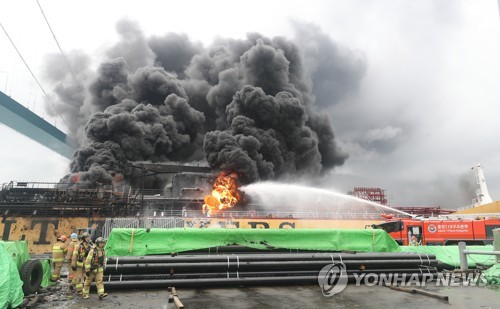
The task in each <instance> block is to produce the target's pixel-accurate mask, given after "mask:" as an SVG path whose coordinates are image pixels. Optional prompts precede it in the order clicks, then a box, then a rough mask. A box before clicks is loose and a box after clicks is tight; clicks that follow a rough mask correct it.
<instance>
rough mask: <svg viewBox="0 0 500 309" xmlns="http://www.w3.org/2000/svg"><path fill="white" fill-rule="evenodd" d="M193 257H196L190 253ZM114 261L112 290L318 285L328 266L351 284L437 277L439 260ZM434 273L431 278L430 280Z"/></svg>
mask: <svg viewBox="0 0 500 309" xmlns="http://www.w3.org/2000/svg"><path fill="white" fill-rule="evenodd" d="M190 253H192V252H190ZM202 253H203V252H197V254H188V255H186V254H183V255H153V256H141V257H110V258H108V260H107V267H106V270H105V272H104V281H105V285H106V288H107V289H146V288H167V287H171V286H174V287H178V288H180V287H184V288H197V287H203V288H207V287H223V286H227V287H235V286H250V285H253V286H255V285H276V284H277V285H292V284H315V283H317V282H318V273H319V272H320V270H321V269H322V268H323V267H324V266H325V265H328V264H332V263H343V264H344V265H345V275H346V276H347V277H348V279H349V280H350V281H353V280H354V275H361V274H363V273H365V274H369V273H375V274H386V275H388V274H398V275H399V276H401V277H402V275H403V274H406V277H407V278H409V277H410V276H411V275H412V274H417V275H418V276H420V277H421V276H423V274H427V275H426V276H436V274H437V269H436V266H437V265H438V261H437V260H436V256H435V255H420V254H415V253H380V252H374V253H339V252H316V253H314V252H298V253H289V252H286V253H285V252H276V251H274V252H273V251H271V252H269V251H260V252H255V251H254V250H248V251H247V252H245V251H244V249H243V248H238V249H237V250H233V249H232V248H225V249H223V250H221V251H219V252H218V254H202ZM429 274H431V275H429Z"/></svg>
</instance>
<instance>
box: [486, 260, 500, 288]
mask: <svg viewBox="0 0 500 309" xmlns="http://www.w3.org/2000/svg"><path fill="white" fill-rule="evenodd" d="M483 275H484V278H485V279H486V282H488V284H495V285H500V264H495V265H493V266H492V267H491V268H489V269H488V270H486V271H484V272H483Z"/></svg>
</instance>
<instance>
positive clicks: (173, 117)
mask: <svg viewBox="0 0 500 309" xmlns="http://www.w3.org/2000/svg"><path fill="white" fill-rule="evenodd" d="M117 31H118V33H119V34H120V36H121V41H120V42H119V43H117V44H116V45H115V46H113V47H111V48H110V49H109V50H108V52H107V53H106V54H107V56H108V57H109V58H108V59H106V60H105V61H103V62H102V63H101V64H100V65H98V67H97V70H96V71H95V72H93V71H91V70H90V69H89V66H84V67H78V68H74V69H75V70H76V72H77V74H76V75H77V77H78V79H77V80H78V81H75V79H74V78H71V77H70V76H69V75H67V74H66V75H64V74H63V73H61V72H63V71H62V69H61V67H59V66H61V65H62V64H61V62H60V61H59V62H58V61H52V62H50V66H49V67H47V70H46V72H47V74H46V75H47V76H48V77H49V78H50V81H51V82H53V84H54V93H55V95H56V96H57V99H58V101H57V108H58V112H59V113H62V114H63V115H64V116H65V117H66V119H70V120H71V121H70V122H69V125H70V132H71V133H72V134H74V135H78V134H80V135H79V136H78V140H79V141H81V147H80V148H79V149H78V150H77V151H76V152H75V155H74V159H73V161H72V163H71V171H72V172H82V173H81V175H82V178H83V180H87V181H91V182H103V183H108V182H110V181H111V180H112V179H113V177H115V176H116V175H118V174H122V173H123V172H124V169H125V163H126V162H127V161H151V162H168V161H180V162H189V161H195V160H206V161H208V163H209V164H210V166H212V167H214V168H216V169H230V170H233V171H237V172H239V173H240V174H241V176H242V179H243V181H244V182H252V181H256V180H259V179H276V178H280V177H287V176H289V175H296V174H300V175H317V174H319V173H321V172H322V171H324V170H325V169H328V168H331V167H334V166H338V165H342V164H343V163H344V161H345V160H346V158H347V155H346V154H345V153H344V152H342V150H341V149H340V148H339V147H338V146H337V143H336V139H335V135H334V133H333V129H332V126H331V124H330V120H329V118H328V117H327V116H326V115H324V114H319V113H318V112H316V107H315V98H316V97H317V96H316V94H315V93H314V91H313V89H315V86H314V81H315V80H317V77H316V76H315V75H314V73H315V72H319V73H318V74H320V75H321V76H325V72H324V70H319V69H318V68H316V69H315V70H314V69H311V68H308V67H307V66H306V64H307V63H306V61H304V59H306V60H307V59H309V58H308V57H310V56H306V57H305V56H304V50H303V49H301V45H298V44H297V43H295V42H294V41H290V40H288V39H285V38H283V37H276V38H267V37H264V36H262V35H260V34H256V33H252V34H249V35H248V36H247V39H246V40H233V39H218V40H216V41H215V42H214V43H213V44H212V45H211V46H209V47H203V46H202V45H201V44H200V43H196V42H192V41H191V40H190V39H189V38H188V37H187V36H186V35H179V34H172V33H168V34H166V35H164V36H155V37H151V38H146V37H145V36H144V34H143V33H142V31H141V30H140V28H139V26H138V25H137V24H136V23H133V22H131V21H126V20H125V21H121V22H119V23H118V25H117ZM315 39H316V40H318V41H321V42H322V45H321V44H320V45H319V46H320V47H321V46H323V45H324V46H327V47H328V48H331V47H332V46H335V44H334V43H333V42H332V41H331V40H330V39H329V38H328V37H326V36H324V37H320V38H315ZM306 52H307V50H306ZM73 54H74V55H78V53H76V52H75V53H73ZM73 54H71V55H73ZM331 57H333V58H338V57H339V56H338V55H336V54H332V55H331ZM73 58H75V61H76V56H73ZM79 58H82V56H80V57H79ZM345 58H346V55H343V56H342V59H345ZM70 59H72V58H71V57H70ZM340 60H341V59H331V61H330V62H335V61H340ZM72 62H74V61H72ZM86 63H88V61H87V62H86ZM327 67H328V68H330V69H332V70H336V69H337V68H336V67H332V66H327ZM346 68H349V66H346V67H345V68H342V70H339V72H334V73H332V76H334V75H335V74H337V75H338V76H339V79H341V78H343V77H344V76H345V77H346V78H348V79H350V80H352V79H353V78H354V79H356V78H357V80H356V81H355V82H356V83H359V79H361V77H362V74H359V72H357V71H356V72H349V71H348V70H346ZM355 69H356V70H357V68H355ZM353 76H354V77H353ZM77 84H79V85H83V87H77V86H76V85H77ZM346 87H347V86H346ZM340 97H341V94H340V95H339V96H338V97H335V98H333V99H332V102H331V104H335V103H337V102H338V101H339V100H340V99H341V98H340ZM322 104H323V103H322ZM84 123H85V125H83V124H84Z"/></svg>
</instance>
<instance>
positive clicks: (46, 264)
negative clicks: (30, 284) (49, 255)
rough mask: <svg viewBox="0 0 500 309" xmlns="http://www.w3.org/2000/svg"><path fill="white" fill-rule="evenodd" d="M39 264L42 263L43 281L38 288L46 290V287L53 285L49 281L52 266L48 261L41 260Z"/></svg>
mask: <svg viewBox="0 0 500 309" xmlns="http://www.w3.org/2000/svg"><path fill="white" fill-rule="evenodd" d="M40 262H42V268H43V279H42V283H41V284H40V286H41V287H42V288H46V287H48V286H51V285H54V283H53V282H51V281H50V278H51V277H52V264H51V263H50V260H49V259H43V260H40Z"/></svg>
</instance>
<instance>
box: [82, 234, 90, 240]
mask: <svg viewBox="0 0 500 309" xmlns="http://www.w3.org/2000/svg"><path fill="white" fill-rule="evenodd" d="M87 237H90V234H89V233H87V232H85V233H83V234H82V240H84V239H85V238H87Z"/></svg>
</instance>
